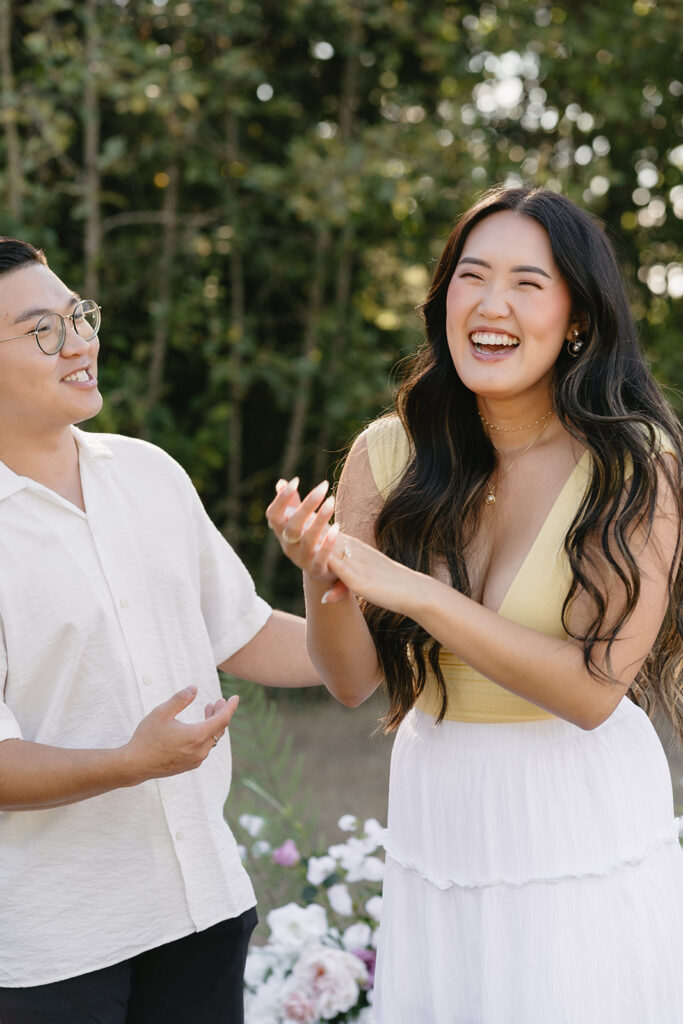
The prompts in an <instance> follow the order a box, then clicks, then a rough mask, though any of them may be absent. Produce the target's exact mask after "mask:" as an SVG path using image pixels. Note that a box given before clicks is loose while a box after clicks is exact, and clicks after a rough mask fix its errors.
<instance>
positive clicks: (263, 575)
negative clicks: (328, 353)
mask: <svg viewBox="0 0 683 1024" xmlns="http://www.w3.org/2000/svg"><path fill="white" fill-rule="evenodd" d="M330 242H331V235H330V232H329V229H328V228H327V227H322V228H321V229H320V233H319V235H318V237H317V239H316V244H315V251H314V264H313V276H312V279H311V291H310V297H309V300H308V303H307V309H308V316H307V318H306V324H305V329H304V336H303V342H302V345H301V354H300V357H299V361H300V363H301V365H302V366H303V367H305V368H306V372H305V374H304V376H303V379H302V381H301V384H300V386H299V390H298V392H297V397H296V399H295V401H294V405H293V407H292V414H291V416H290V420H289V427H288V429H287V436H286V440H285V448H284V453H283V456H282V462H281V464H280V476H281V477H284V479H286V480H289V479H290V478H291V477H292V476H293V475H294V473H295V471H296V470H297V469H300V468H301V465H302V461H303V442H304V428H305V426H306V417H307V415H308V410H309V408H310V404H311V385H312V381H313V375H312V373H311V361H312V356H313V350H314V348H315V347H316V342H317V341H318V325H319V321H320V314H321V312H322V307H323V295H324V283H325V270H326V266H327V261H326V259H325V257H326V256H327V254H328V252H329V249H330ZM279 550H280V548H279V545H278V543H277V540H276V539H275V536H274V535H272V534H270V533H269V534H268V536H267V538H266V543H265V544H264V547H263V558H262V561H261V572H260V577H259V578H260V583H261V586H262V587H263V588H264V589H265V590H266V592H269V591H270V588H271V586H272V583H273V578H274V575H275V566H276V564H277V558H278V552H279Z"/></svg>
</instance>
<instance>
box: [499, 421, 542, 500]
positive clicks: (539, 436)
mask: <svg viewBox="0 0 683 1024" xmlns="http://www.w3.org/2000/svg"><path fill="white" fill-rule="evenodd" d="M551 413H552V409H551V410H550V412H548V413H546V414H545V416H542V417H541V419H540V420H536V423H542V422H543V420H547V419H548V417H549V416H550V415H551ZM482 419H484V417H483V416H482ZM484 422H486V421H485V420H484ZM535 425H536V424H534V423H530V424H529V426H531V427H533V426H535ZM547 426H548V423H547V422H546V423H543V426H542V427H541V429H540V430H539V432H538V434H537V435H536V437H535V438H534V439H533V441H532V442H531V444H528V445H527V446H526V448H523V449H522V451H521V452H520V453H519V455H515V457H514V459H513V460H512V462H511V463H510V465H509V466H508V468H507V469H506V470H505V472H504V473H503V475H502V476H501V478H500V480H499V481H498V483H493V484H489V491H488V494H487V495H486V497H485V498H484V501H485V502H486V504H487V505H495V503H496V491H497V490H498V485H499V484H502V482H503V480H504V479H505V477H506V476H507V475H508V473H509V472H510V470H511V469H512V467H513V466H514V464H515V462H517V459H521V457H522V455H526V453H527V452H528V451H530V450H531V449H532V448H533V446H534V445H535V444H536V442H537V441H540V440H541V437H542V436H543V432H544V431H545V430H546V428H547ZM495 429H498V430H501V429H504V428H502V427H498V428H495V427H494V430H495ZM507 429H508V430H524V429H525V428H524V427H508V428H507Z"/></svg>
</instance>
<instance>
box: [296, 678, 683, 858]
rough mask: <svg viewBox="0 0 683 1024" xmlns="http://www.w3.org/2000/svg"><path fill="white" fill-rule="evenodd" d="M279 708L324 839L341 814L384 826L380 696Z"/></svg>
mask: <svg viewBox="0 0 683 1024" xmlns="http://www.w3.org/2000/svg"><path fill="white" fill-rule="evenodd" d="M278 704H279V708H280V712H281V714H282V717H283V721H284V725H285V728H286V729H287V731H288V732H289V733H290V734H291V736H292V739H293V741H294V749H295V750H297V751H300V752H301V753H302V754H303V755H304V761H305V767H306V771H307V774H308V775H309V777H310V778H311V779H312V780H313V785H312V787H311V792H312V798H313V799H314V800H315V801H316V804H317V807H318V812H319V823H320V828H321V831H322V833H323V836H324V837H325V839H326V840H327V841H328V842H338V841H339V840H340V833H339V831H338V829H337V821H338V819H339V818H340V816H341V815H342V814H355V815H356V817H358V818H360V819H361V820H364V819H365V818H370V817H372V818H377V819H378V820H379V821H380V822H381V823H382V824H383V825H384V824H386V807H387V793H388V783H389V759H390V757H391V744H392V738H391V737H386V736H382V735H378V736H371V734H372V733H373V731H374V729H375V727H376V725H377V721H378V719H379V717H380V716H381V715H382V713H383V711H384V708H385V699H384V697H383V696H382V695H381V694H380V693H377V694H374V695H373V696H372V697H371V698H370V699H369V700H367V701H366V702H365V704H362V705H361V706H360V707H359V708H353V709H349V708H345V707H343V706H342V705H341V704H338V703H337V702H336V701H334V700H333V699H332V698H330V699H327V698H325V697H320V698H316V699H311V700H306V701H301V700H297V701H295V702H287V701H282V700H280V701H278ZM657 728H658V731H659V733H660V736H661V739H662V742H663V744H664V748H665V750H667V756H668V758H669V766H670V768H671V774H672V778H673V782H674V798H675V805H676V811H677V813H678V814H683V757H682V756H681V752H680V751H678V753H676V752H674V751H672V750H671V749H670V748H671V738H670V733H669V731H668V730H667V729H666V728H665V727H664V726H661V725H659V724H658V725H657Z"/></svg>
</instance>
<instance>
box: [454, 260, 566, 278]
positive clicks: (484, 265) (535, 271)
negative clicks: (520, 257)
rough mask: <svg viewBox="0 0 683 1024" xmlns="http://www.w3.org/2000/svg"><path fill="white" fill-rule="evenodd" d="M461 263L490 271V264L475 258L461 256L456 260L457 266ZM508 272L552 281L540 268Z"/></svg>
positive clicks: (525, 268) (512, 268) (522, 268)
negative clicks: (541, 276) (538, 276)
mask: <svg viewBox="0 0 683 1024" xmlns="http://www.w3.org/2000/svg"><path fill="white" fill-rule="evenodd" d="M461 263H476V264H477V266H479V267H488V269H489V270H490V269H491V264H490V263H487V262H486V260H480V259H477V257H476V256H463V257H462V259H461V260H458V266H459V265H460V264H461ZM510 270H511V271H512V273H513V274H519V273H523V274H542V275H543V277H547V278H548V280H549V281H552V278H551V276H550V274H549V273H548V272H547V271H546V270H541V268H540V267H527V266H520V267H510Z"/></svg>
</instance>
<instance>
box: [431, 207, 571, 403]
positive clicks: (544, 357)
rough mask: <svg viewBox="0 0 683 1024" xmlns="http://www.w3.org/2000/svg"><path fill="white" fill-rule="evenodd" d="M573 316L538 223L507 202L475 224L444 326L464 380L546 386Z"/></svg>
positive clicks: (479, 389) (475, 386)
mask: <svg viewBox="0 0 683 1024" xmlns="http://www.w3.org/2000/svg"><path fill="white" fill-rule="evenodd" d="M574 326H575V324H574V323H573V322H572V320H571V296H570V293H569V288H568V286H567V284H566V282H565V281H564V280H563V278H562V277H561V276H560V272H559V270H558V269H557V266H556V264H555V260H554V259H553V254H552V250H551V248H550V240H549V238H548V235H547V234H546V232H545V230H544V228H542V227H541V225H540V224H538V223H537V222H536V221H535V220H532V219H531V218H530V217H526V216H524V214H519V213H515V212H513V211H512V210H502V211H499V212H498V213H493V214H491V215H490V216H489V217H486V219H485V220H483V221H480V222H479V224H477V225H476V227H474V228H473V229H472V230H471V231H470V233H469V235H468V236H467V240H466V241H465V246H464V248H463V251H462V254H461V256H460V259H459V261H458V264H457V266H456V268H455V271H454V273H453V277H452V278H451V281H450V284H449V286H448V293H447V295H446V334H447V337H448V347H449V349H450V353H451V358H452V360H453V364H454V366H455V369H456V371H457V373H458V375H459V377H460V379H461V380H462V382H463V384H465V386H466V387H468V388H469V389H470V390H471V391H474V392H475V393H476V394H478V395H481V396H482V397H483V398H493V399H496V398H501V399H510V398H514V397H516V396H523V395H527V394H528V395H531V394H533V393H541V392H543V391H547V393H548V395H549V394H550V391H551V384H552V379H553V367H554V365H555V362H556V360H557V357H558V355H559V354H560V351H561V349H562V346H563V344H564V343H565V341H566V339H567V338H569V337H571V334H572V329H573V327H574Z"/></svg>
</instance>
